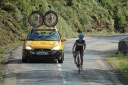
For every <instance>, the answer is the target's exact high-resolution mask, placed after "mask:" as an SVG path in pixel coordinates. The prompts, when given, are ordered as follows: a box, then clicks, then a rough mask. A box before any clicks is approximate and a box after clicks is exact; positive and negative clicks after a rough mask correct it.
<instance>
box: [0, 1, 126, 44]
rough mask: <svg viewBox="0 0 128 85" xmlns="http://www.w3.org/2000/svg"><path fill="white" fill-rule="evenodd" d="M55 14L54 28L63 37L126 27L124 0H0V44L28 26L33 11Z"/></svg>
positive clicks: (13, 37)
mask: <svg viewBox="0 0 128 85" xmlns="http://www.w3.org/2000/svg"><path fill="white" fill-rule="evenodd" d="M48 5H51V6H52V10H54V11H55V12H57V13H58V15H59V22H58V24H57V28H58V29H59V31H60V34H61V35H62V36H63V37H76V36H77V30H78V29H80V30H82V31H83V32H84V33H85V34H87V33H100V32H103V33H112V32H120V33H123V32H124V31H125V29H126V28H127V27H128V10H127V9H128V0H11V2H10V0H0V46H3V45H6V44H8V43H13V42H15V40H17V39H18V37H21V36H22V37H23V36H25V35H26V34H27V32H28V31H29V29H30V25H29V23H28V16H29V14H30V13H31V12H32V11H34V10H41V11H42V13H43V14H44V13H45V12H46V11H48V10H49V8H48Z"/></svg>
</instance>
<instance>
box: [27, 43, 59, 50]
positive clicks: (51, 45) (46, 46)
mask: <svg viewBox="0 0 128 85" xmlns="http://www.w3.org/2000/svg"><path fill="white" fill-rule="evenodd" d="M26 45H28V46H30V47H32V48H33V49H41V48H43V49H52V48H54V47H55V46H58V45H59V42H58V41H27V42H26Z"/></svg>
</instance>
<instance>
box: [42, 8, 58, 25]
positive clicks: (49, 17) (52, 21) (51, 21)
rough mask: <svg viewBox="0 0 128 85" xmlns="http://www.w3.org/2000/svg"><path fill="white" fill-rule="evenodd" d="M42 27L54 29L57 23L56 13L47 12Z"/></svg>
mask: <svg viewBox="0 0 128 85" xmlns="http://www.w3.org/2000/svg"><path fill="white" fill-rule="evenodd" d="M43 21H44V25H46V26H48V27H54V26H55V25H56V24H57V22H58V15H57V14H56V12H54V11H52V10H49V11H47V12H46V13H45V15H44V17H43Z"/></svg>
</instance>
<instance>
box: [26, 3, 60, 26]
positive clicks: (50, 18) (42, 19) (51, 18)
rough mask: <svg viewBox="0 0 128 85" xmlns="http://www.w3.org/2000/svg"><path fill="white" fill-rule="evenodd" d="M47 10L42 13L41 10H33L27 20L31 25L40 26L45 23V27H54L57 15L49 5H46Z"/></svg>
mask: <svg viewBox="0 0 128 85" xmlns="http://www.w3.org/2000/svg"><path fill="white" fill-rule="evenodd" d="M48 7H49V8H50V10H48V11H47V12H46V13H45V14H44V15H43V13H42V12H41V11H39V10H37V11H33V12H32V13H31V14H30V15H29V17H28V22H29V24H30V25H31V26H32V27H40V26H41V25H43V24H44V25H46V26H47V27H54V26H55V25H56V24H57V23H58V15H57V13H56V12H55V11H53V10H51V6H50V5H49V6H48Z"/></svg>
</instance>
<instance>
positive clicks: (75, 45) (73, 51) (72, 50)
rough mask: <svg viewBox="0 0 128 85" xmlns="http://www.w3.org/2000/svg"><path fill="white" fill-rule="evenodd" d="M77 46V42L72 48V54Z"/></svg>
mask: <svg viewBox="0 0 128 85" xmlns="http://www.w3.org/2000/svg"><path fill="white" fill-rule="evenodd" d="M75 46H76V42H75V43H74V45H73V47H72V52H74V49H75Z"/></svg>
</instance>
